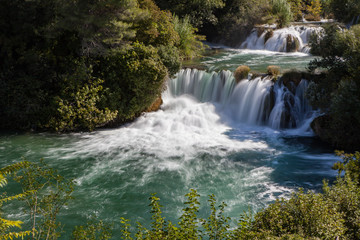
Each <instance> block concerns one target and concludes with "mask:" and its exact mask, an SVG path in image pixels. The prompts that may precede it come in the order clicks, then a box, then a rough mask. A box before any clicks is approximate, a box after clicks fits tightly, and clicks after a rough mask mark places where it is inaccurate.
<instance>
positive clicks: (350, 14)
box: [330, 0, 360, 23]
mask: <svg viewBox="0 0 360 240" xmlns="http://www.w3.org/2000/svg"><path fill="white" fill-rule="evenodd" d="M330 9H331V10H332V13H333V14H334V16H335V18H336V19H337V20H339V21H342V22H344V23H350V22H351V21H352V20H353V19H354V18H355V17H357V16H359V15H360V2H359V1H358V0H331V2H330Z"/></svg>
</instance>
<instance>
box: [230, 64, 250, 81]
mask: <svg viewBox="0 0 360 240" xmlns="http://www.w3.org/2000/svg"><path fill="white" fill-rule="evenodd" d="M249 72H250V68H249V67H248V66H245V65H241V66H239V67H237V68H236V70H235V72H234V77H235V80H236V82H240V81H241V80H243V79H247V77H248V75H249Z"/></svg>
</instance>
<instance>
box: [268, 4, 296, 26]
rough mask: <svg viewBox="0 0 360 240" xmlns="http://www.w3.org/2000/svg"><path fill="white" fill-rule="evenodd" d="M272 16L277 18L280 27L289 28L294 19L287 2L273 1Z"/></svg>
mask: <svg viewBox="0 0 360 240" xmlns="http://www.w3.org/2000/svg"><path fill="white" fill-rule="evenodd" d="M271 3H272V11H271V12H272V14H274V15H275V16H276V18H277V24H278V27H280V28H282V27H285V26H287V25H288V24H289V23H290V21H291V20H292V19H293V14H292V11H291V5H290V4H289V3H288V2H287V1H286V0H272V2H271Z"/></svg>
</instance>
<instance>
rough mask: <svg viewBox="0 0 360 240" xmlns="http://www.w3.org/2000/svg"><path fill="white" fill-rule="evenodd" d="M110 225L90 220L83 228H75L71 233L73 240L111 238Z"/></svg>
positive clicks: (104, 239)
mask: <svg viewBox="0 0 360 240" xmlns="http://www.w3.org/2000/svg"><path fill="white" fill-rule="evenodd" d="M111 229H112V225H111V224H108V223H105V222H104V221H102V220H96V219H95V218H93V219H91V220H90V221H88V222H87V223H86V225H83V226H76V227H75V229H74V231H73V232H72V236H71V239H73V240H91V239H98V240H107V239H110V238H111V237H112V231H111Z"/></svg>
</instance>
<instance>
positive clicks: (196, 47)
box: [173, 15, 204, 59]
mask: <svg viewBox="0 0 360 240" xmlns="http://www.w3.org/2000/svg"><path fill="white" fill-rule="evenodd" d="M173 21H174V26H175V31H176V32H177V33H178V34H179V37H180V42H179V44H178V48H179V50H180V55H181V57H182V58H183V59H191V58H194V57H196V56H199V55H200V53H201V52H202V51H203V50H204V45H203V44H202V42H201V41H200V40H204V38H203V37H201V36H199V35H196V34H195V33H196V31H197V29H196V28H194V27H193V26H192V25H191V23H190V18H189V16H185V17H184V18H182V19H180V18H179V17H177V16H176V15H174V16H173Z"/></svg>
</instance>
